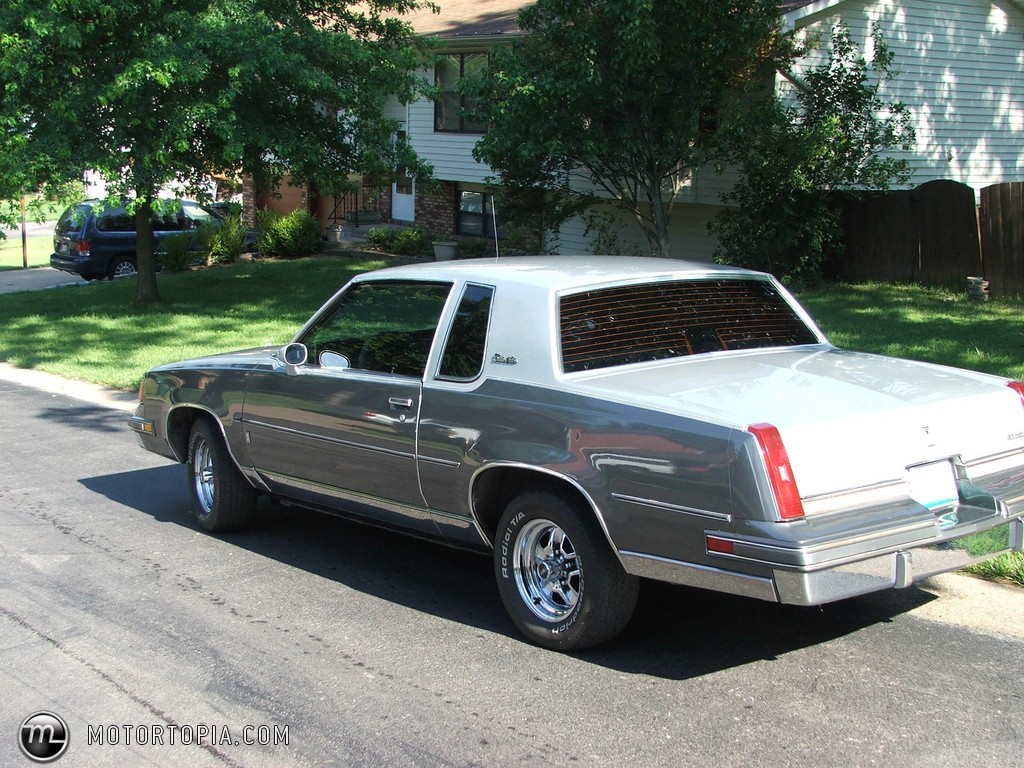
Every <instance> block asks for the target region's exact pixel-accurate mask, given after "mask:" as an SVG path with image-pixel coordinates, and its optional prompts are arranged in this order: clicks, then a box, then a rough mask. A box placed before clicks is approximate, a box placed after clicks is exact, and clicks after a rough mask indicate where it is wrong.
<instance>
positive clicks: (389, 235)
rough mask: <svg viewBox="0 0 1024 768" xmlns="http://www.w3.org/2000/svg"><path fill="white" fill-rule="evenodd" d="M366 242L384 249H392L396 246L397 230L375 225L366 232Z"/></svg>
mask: <svg viewBox="0 0 1024 768" xmlns="http://www.w3.org/2000/svg"><path fill="white" fill-rule="evenodd" d="M366 242H368V243H369V244H370V245H372V246H373V247H374V248H380V249H381V250H382V251H391V250H392V249H393V248H394V246H395V230H393V229H388V228H387V227H374V228H373V229H371V230H370V231H369V232H367V233H366Z"/></svg>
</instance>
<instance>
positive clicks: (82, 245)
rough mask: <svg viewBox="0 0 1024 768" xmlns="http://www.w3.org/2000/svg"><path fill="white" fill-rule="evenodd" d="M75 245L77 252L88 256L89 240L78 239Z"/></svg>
mask: <svg viewBox="0 0 1024 768" xmlns="http://www.w3.org/2000/svg"><path fill="white" fill-rule="evenodd" d="M75 247H76V248H77V249H78V252H79V253H80V254H82V255H83V256H88V255H89V250H90V249H89V241H88V240H79V241H78V243H77V244H76V246H75Z"/></svg>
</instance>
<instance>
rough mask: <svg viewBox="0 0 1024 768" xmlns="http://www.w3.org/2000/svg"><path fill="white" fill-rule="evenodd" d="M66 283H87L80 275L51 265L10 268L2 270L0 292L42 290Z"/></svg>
mask: <svg viewBox="0 0 1024 768" xmlns="http://www.w3.org/2000/svg"><path fill="white" fill-rule="evenodd" d="M64 285H87V283H86V281H85V280H83V279H82V278H80V277H79V276H78V275H72V274H69V273H67V272H61V271H60V270H59V269H53V268H51V267H34V268H31V269H10V270H4V271H2V272H0V293H16V292H18V291H41V290H44V289H46V288H58V287H60V286H64Z"/></svg>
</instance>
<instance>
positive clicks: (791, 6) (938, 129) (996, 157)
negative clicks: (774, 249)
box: [558, 0, 1024, 259]
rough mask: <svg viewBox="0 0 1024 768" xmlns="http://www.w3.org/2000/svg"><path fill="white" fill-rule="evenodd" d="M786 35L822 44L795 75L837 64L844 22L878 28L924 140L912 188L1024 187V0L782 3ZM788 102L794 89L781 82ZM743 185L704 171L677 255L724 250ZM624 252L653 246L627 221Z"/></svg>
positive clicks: (570, 246)
mask: <svg viewBox="0 0 1024 768" xmlns="http://www.w3.org/2000/svg"><path fill="white" fill-rule="evenodd" d="M780 7H781V10H782V11H783V23H784V25H785V28H786V29H788V30H792V31H793V33H794V34H796V35H797V36H799V37H801V38H803V39H811V40H813V39H817V40H819V41H820V45H819V47H817V48H816V49H815V50H813V51H812V52H811V54H810V55H809V56H808V57H806V58H805V59H804V60H803V61H801V62H799V65H798V67H797V69H796V71H795V72H794V74H795V75H797V77H799V74H800V72H801V70H806V69H807V68H809V67H813V66H816V65H818V64H820V63H821V62H822V61H824V60H825V59H826V57H827V48H824V47H822V46H825V45H827V44H828V41H829V37H830V33H831V30H832V28H833V26H834V25H835V24H837V23H839V22H842V23H844V24H846V25H847V27H848V28H849V29H850V32H851V37H852V39H853V40H854V41H855V42H857V43H858V45H860V46H861V50H865V46H866V45H868V43H869V40H870V35H869V29H870V25H871V24H872V23H874V22H877V23H878V24H879V25H880V28H881V30H882V33H883V36H884V38H885V40H886V43H887V45H888V46H889V48H890V50H891V51H892V53H893V54H894V55H895V59H894V64H895V68H896V69H897V70H898V71H899V74H898V76H897V77H896V78H895V80H893V81H892V82H891V83H890V84H889V89H888V91H886V92H884V96H885V98H887V99H888V100H891V101H902V102H903V103H905V104H907V105H908V106H909V108H910V111H911V113H912V114H913V118H914V126H915V130H916V133H917V143H916V146H915V147H914V149H913V150H911V151H909V152H906V153H900V156H902V157H905V158H906V159H907V160H908V161H909V163H910V167H911V170H912V177H911V180H910V185H911V186H914V187H916V186H919V185H921V184H924V183H926V182H929V181H934V180H938V179H950V180H954V181H959V182H962V183H964V184H966V185H968V186H970V187H971V188H972V189H973V190H974V192H975V196H976V198H977V197H978V196H979V195H980V192H981V190H982V189H983V188H985V187H987V186H989V185H992V184H997V183H1000V182H1005V181H1019V180H1024V152H1022V149H1024V3H1020V2H1017V1H1016V0H951V1H948V2H935V1H934V0H790V1H789V2H782V3H780ZM775 85H776V88H777V90H778V92H779V93H780V94H782V95H783V96H785V95H787V94H790V95H791V94H792V89H793V85H792V83H791V82H790V81H789V80H787V79H786V78H784V77H782V75H777V76H776V82H775ZM734 180H735V177H734V176H730V175H729V174H725V175H716V174H714V173H713V172H711V171H710V170H707V169H702V170H701V171H698V172H697V173H696V174H695V175H694V178H693V179H692V180H691V183H690V185H689V187H688V188H687V189H686V190H685V191H684V193H683V195H682V196H681V197H680V199H679V205H678V206H677V207H676V208H675V209H674V210H673V213H672V237H673V246H674V247H673V252H674V253H678V254H681V255H682V254H685V255H686V256H687V257H688V258H698V259H710V258H711V257H712V255H713V253H714V250H715V247H716V243H715V240H714V239H713V237H712V236H711V235H710V234H709V233H708V232H707V229H706V226H707V223H708V222H709V221H710V220H711V219H712V218H713V217H714V215H715V213H717V211H718V210H719V208H720V206H721V202H720V196H721V194H722V193H723V192H724V191H725V190H726V189H727V188H728V185H730V184H731V183H732V182H733V181H734ZM620 220H621V222H622V229H621V230H620V232H621V239H622V240H623V241H624V245H627V246H628V245H630V244H632V245H634V246H636V247H641V248H642V247H643V246H644V245H645V242H644V239H643V237H642V235H641V234H640V233H639V232H638V231H634V228H633V227H632V226H631V222H630V220H629V219H628V217H626V216H621V217H620ZM583 229H584V227H583V225H582V222H578V221H577V222H570V223H569V224H567V225H566V226H565V227H563V229H562V231H561V232H560V233H559V238H558V241H559V247H560V249H561V250H562V251H563V252H577V253H579V252H586V251H587V250H588V248H589V246H590V243H589V241H588V238H587V237H586V236H585V235H584V232H583Z"/></svg>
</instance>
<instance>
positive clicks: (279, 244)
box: [256, 210, 320, 259]
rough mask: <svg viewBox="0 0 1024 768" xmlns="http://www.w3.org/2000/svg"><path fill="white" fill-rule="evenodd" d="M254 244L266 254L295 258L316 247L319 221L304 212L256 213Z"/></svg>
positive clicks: (307, 253) (318, 244)
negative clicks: (282, 213)
mask: <svg viewBox="0 0 1024 768" xmlns="http://www.w3.org/2000/svg"><path fill="white" fill-rule="evenodd" d="M256 233H257V234H256V246H257V248H258V249H259V250H260V251H261V252H262V253H263V254H264V255H266V256H277V257H280V258H286V259H288V258H297V257H299V256H308V255H309V254H311V253H314V252H316V251H317V250H319V248H320V222H319V221H317V220H316V219H315V218H313V216H312V215H311V214H310V213H309V212H308V211H302V210H299V211H292V212H291V213H287V214H284V215H283V216H282V215H281V214H279V213H276V212H274V211H269V210H263V211H259V212H258V213H257V215H256Z"/></svg>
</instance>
